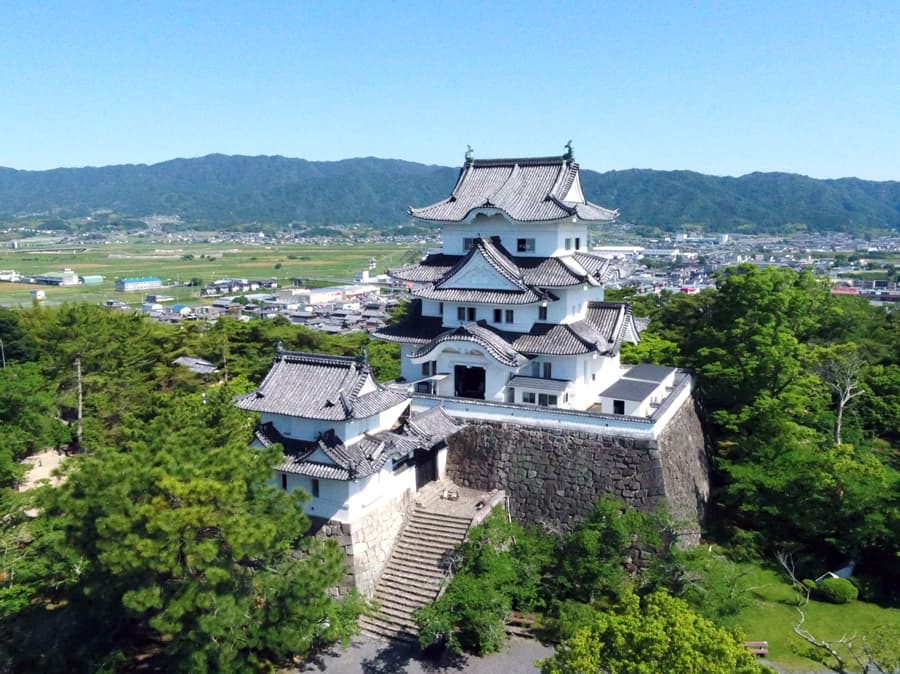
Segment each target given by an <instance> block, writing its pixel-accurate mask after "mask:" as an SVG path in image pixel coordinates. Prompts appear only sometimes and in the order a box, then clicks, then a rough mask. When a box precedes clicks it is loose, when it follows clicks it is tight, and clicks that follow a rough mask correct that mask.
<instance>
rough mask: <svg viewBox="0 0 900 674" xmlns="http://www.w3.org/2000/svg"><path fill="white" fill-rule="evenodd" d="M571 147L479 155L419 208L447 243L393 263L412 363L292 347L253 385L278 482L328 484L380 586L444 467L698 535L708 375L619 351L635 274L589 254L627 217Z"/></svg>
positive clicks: (315, 498)
mask: <svg viewBox="0 0 900 674" xmlns="http://www.w3.org/2000/svg"><path fill="white" fill-rule="evenodd" d="M566 149H567V151H566V153H565V154H564V155H562V156H554V157H537V158H524V159H481V160H479V159H474V158H473V157H472V154H471V151H470V152H469V153H467V155H466V160H465V163H464V165H463V166H462V168H461V170H460V173H459V177H458V179H457V182H456V185H455V187H454V188H453V191H452V192H451V194H450V195H449V196H448V197H447V198H446V199H444V200H442V201H439V202H437V203H435V204H432V205H430V206H425V207H422V208H411V209H410V215H411V216H412V217H414V218H416V219H417V220H420V221H423V222H429V223H435V224H438V225H440V226H441V229H442V234H443V247H442V249H441V250H440V251H436V252H431V253H429V254H428V255H427V256H426V257H424V258H423V259H422V260H421V261H420V262H419V263H418V264H414V265H409V266H406V267H402V268H398V269H392V270H390V272H389V273H390V274H391V276H393V277H394V278H395V279H397V280H399V281H401V282H403V283H405V284H407V286H408V288H409V294H410V296H411V301H410V303H409V305H408V310H407V313H406V316H405V317H404V319H403V320H401V321H400V322H398V323H396V324H393V325H389V326H387V327H385V328H383V329H381V330H379V331H378V332H376V333H375V334H374V336H375V337H376V338H378V339H381V340H386V341H391V342H396V343H399V345H400V353H401V378H400V379H399V380H398V381H397V382H391V383H388V384H383V383H379V382H377V381H376V380H375V378H374V377H373V376H372V373H371V370H370V369H369V368H368V365H367V363H366V362H365V360H364V359H363V358H360V359H354V358H342V357H333V356H316V355H311V354H302V353H291V352H279V353H278V354H276V356H275V360H274V363H273V366H272V369H271V370H270V372H269V374H268V375H267V376H266V378H265V379H264V380H263V382H262V383H261V384H260V386H259V388H258V390H257V391H255V392H253V393H250V394H248V395H246V396H242V397H241V398H239V399H238V400H237V405H238V406H239V407H240V408H241V409H245V410H249V411H255V412H258V413H260V414H261V417H262V418H261V423H260V425H259V426H258V428H257V430H256V440H255V442H256V443H257V444H258V445H259V446H265V445H267V444H270V443H273V442H278V443H281V444H282V445H283V446H284V449H285V456H286V458H285V461H284V463H283V464H282V465H280V466H278V468H277V469H276V478H275V480H276V483H277V484H278V485H279V486H281V487H282V488H284V489H286V490H290V489H295V488H302V489H304V490H305V491H307V492H308V493H309V494H311V496H312V498H311V499H310V500H309V502H308V503H307V505H306V510H307V514H308V515H310V517H311V518H313V520H314V522H316V528H317V529H318V530H319V531H320V532H321V535H326V536H333V537H336V538H339V539H340V542H341V543H342V544H343V545H344V548H345V550H347V552H348V556H349V559H350V568H351V575H352V577H353V582H354V584H355V585H356V586H357V587H358V588H359V589H360V590H361V591H363V592H364V593H371V592H372V590H373V589H374V587H375V583H376V581H377V579H378V577H379V574H380V573H381V570H382V569H383V568H384V565H385V564H386V562H387V560H388V558H389V557H390V554H391V550H392V547H393V542H394V541H395V540H396V538H397V536H398V535H399V533H400V532H401V530H402V529H403V527H404V525H405V524H406V522H407V519H408V515H409V512H410V511H411V509H412V507H413V505H414V500H415V494H416V492H417V491H418V490H419V489H421V488H423V487H424V486H426V485H427V484H428V483H430V482H432V481H434V480H445V479H448V480H452V482H453V483H454V484H457V485H460V486H462V487H469V488H472V489H476V490H483V491H485V492H490V491H492V490H504V491H505V493H506V495H507V497H508V499H509V507H510V509H511V510H512V511H513V513H514V514H515V515H516V516H517V517H521V518H523V519H526V520H530V521H535V522H541V523H543V524H545V525H546V526H548V527H550V528H554V529H562V530H565V529H568V528H571V527H572V526H573V525H574V524H575V523H576V522H577V521H578V520H579V519H580V518H581V517H583V516H584V515H585V514H586V513H587V512H588V511H589V510H590V509H591V507H592V506H593V504H594V503H595V502H596V500H597V498H598V497H599V496H600V495H601V494H603V493H613V494H616V495H619V496H620V497H622V498H624V499H626V500H627V501H629V502H631V503H632V504H633V505H635V506H636V507H639V508H645V509H649V508H653V507H655V505H656V504H657V502H659V501H660V500H663V501H665V502H667V503H668V505H669V508H670V510H672V511H673V513H674V514H675V515H676V516H677V517H679V518H681V519H682V520H683V521H684V522H686V529H687V530H688V531H689V532H690V535H691V536H694V537H695V536H696V535H697V533H698V531H699V522H700V520H701V518H702V512H703V507H704V504H705V501H706V498H707V496H708V489H709V485H708V477H707V473H706V461H705V446H704V439H703V434H702V431H701V430H700V425H699V421H698V420H697V417H696V415H695V413H694V408H693V397H692V389H693V380H692V378H691V376H690V374H689V373H687V372H685V371H682V370H678V369H676V368H670V367H661V366H654V365H636V366H622V365H621V363H620V359H619V353H620V348H621V346H622V344H623V343H624V342H632V343H635V342H637V341H638V340H639V339H640V337H639V331H638V328H637V326H636V324H635V321H634V318H633V316H632V314H631V309H630V307H629V306H628V305H627V304H626V303H620V302H606V301H605V299H604V285H605V284H606V283H607V282H609V281H610V280H611V279H615V278H617V277H618V275H619V274H620V273H621V270H619V269H618V268H616V267H615V266H614V265H612V264H611V263H610V261H609V260H607V259H605V258H602V257H599V256H597V255H593V254H591V253H590V251H589V250H588V242H589V228H590V227H593V226H602V224H603V223H605V222H609V221H611V220H613V219H614V218H615V217H616V216H617V212H615V211H611V210H608V209H606V208H603V207H602V206H598V205H596V204H593V203H591V202H590V201H588V200H587V199H586V198H585V196H584V193H583V190H582V185H581V179H580V174H579V166H578V164H577V163H576V162H575V160H574V156H573V153H572V148H571V144H569V145H567V147H566Z"/></svg>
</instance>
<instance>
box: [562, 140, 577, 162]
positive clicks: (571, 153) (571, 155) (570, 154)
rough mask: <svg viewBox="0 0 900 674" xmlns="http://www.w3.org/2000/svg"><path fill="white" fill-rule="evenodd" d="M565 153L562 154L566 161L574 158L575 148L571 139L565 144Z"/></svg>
mask: <svg viewBox="0 0 900 674" xmlns="http://www.w3.org/2000/svg"><path fill="white" fill-rule="evenodd" d="M565 148H566V153H565V154H564V155H563V159H565V160H566V161H574V160H575V148H573V147H572V140H571V139H569V142H568V143H566V144H565Z"/></svg>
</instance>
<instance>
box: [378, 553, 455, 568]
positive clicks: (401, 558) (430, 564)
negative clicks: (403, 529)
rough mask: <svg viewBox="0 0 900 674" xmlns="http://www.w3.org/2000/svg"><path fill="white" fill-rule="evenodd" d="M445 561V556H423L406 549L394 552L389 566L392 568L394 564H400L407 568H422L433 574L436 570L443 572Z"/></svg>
mask: <svg viewBox="0 0 900 674" xmlns="http://www.w3.org/2000/svg"><path fill="white" fill-rule="evenodd" d="M443 561H444V557H443V556H441V557H436V556H423V555H420V554H417V553H415V552H412V551H410V550H406V549H404V550H395V551H394V554H393V555H391V558H390V559H389V560H388V566H391V565H392V564H393V563H394V562H398V563H399V564H401V565H402V566H404V567H406V568H417V567H421V568H422V570H424V571H427V572H428V573H431V572H432V571H433V570H435V569H439V570H442V569H443V568H444V565H443Z"/></svg>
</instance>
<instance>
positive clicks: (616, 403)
mask: <svg viewBox="0 0 900 674" xmlns="http://www.w3.org/2000/svg"><path fill="white" fill-rule="evenodd" d="M613 414H625V401H624V400H613Z"/></svg>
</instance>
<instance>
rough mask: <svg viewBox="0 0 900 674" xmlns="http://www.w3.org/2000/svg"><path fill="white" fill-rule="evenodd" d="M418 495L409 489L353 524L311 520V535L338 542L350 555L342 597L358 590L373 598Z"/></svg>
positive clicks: (379, 505)
mask: <svg viewBox="0 0 900 674" xmlns="http://www.w3.org/2000/svg"><path fill="white" fill-rule="evenodd" d="M414 496H415V495H414V493H413V492H412V490H407V491H405V492H403V494H402V495H401V496H400V497H398V498H395V499H392V500H389V501H387V502H386V503H384V504H378V505H377V506H376V507H375V508H374V510H373V511H372V512H370V513H368V514H366V515H365V516H363V517H362V518H360V519H359V520H358V521H357V522H354V523H353V524H346V523H342V522H335V521H332V520H321V519H320V520H315V519H313V518H311V519H313V526H312V530H311V533H314V534H315V535H316V536H320V537H322V538H332V539H334V540H336V541H337V542H338V545H340V546H341V548H342V549H343V550H344V554H346V556H347V573H346V575H345V576H344V581H343V582H342V583H341V587H340V588H339V590H338V593H339V594H346V593H347V592H348V591H349V590H350V589H352V588H356V589H357V590H359V591H360V593H362V594H363V595H365V596H366V597H370V596H372V593H373V592H374V591H375V585H376V583H377V582H378V578H379V576H381V572H382V571H383V570H384V566H385V564H387V562H388V559H390V556H391V552H392V551H393V549H394V544H395V543H396V542H397V539H398V538H399V536H400V532H401V531H402V529H403V527H404V525H405V524H406V522H407V520H408V519H409V514H410V512H411V511H412V507H413V498H414Z"/></svg>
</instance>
